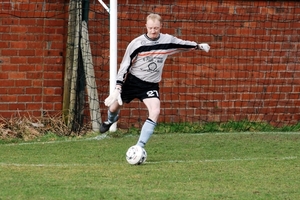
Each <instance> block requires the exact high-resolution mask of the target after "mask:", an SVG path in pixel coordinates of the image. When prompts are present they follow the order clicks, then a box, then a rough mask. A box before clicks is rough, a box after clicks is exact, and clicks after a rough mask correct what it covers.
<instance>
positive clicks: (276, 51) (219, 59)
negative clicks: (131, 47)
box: [0, 0, 300, 126]
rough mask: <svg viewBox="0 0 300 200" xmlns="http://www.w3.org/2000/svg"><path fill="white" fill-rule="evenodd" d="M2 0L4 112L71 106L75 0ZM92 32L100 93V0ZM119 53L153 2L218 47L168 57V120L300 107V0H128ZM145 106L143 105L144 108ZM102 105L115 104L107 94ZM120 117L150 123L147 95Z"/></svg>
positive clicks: (170, 22)
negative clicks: (70, 23)
mask: <svg viewBox="0 0 300 200" xmlns="http://www.w3.org/2000/svg"><path fill="white" fill-rule="evenodd" d="M34 2H35V3H30V1H29V0H23V1H8V0H2V4H0V6H2V7H1V9H0V16H1V18H0V34H1V35H0V55H1V58H0V61H1V63H0V71H1V74H0V80H1V85H0V95H1V96H0V115H1V116H3V117H10V116H12V115H18V114H20V115H23V114H30V115H36V116H41V115H44V114H46V113H50V114H54V113H56V112H60V111H61V108H62V93H63V76H64V75H63V72H64V62H65V59H66V58H65V57H64V55H65V44H66V34H67V29H66V27H67V19H68V13H67V12H66V11H67V9H68V4H67V3H59V2H60V1H49V0H48V1H46V0H37V1H34ZM62 2H63V1H62ZM90 3H91V5H90V13H89V34H90V40H91V46H92V53H93V61H94V64H95V70H96V78H97V85H98V88H99V98H100V100H101V101H103V100H104V99H105V97H106V96H107V94H108V71H109V69H108V68H109V67H108V63H109V20H108V19H109V16H108V14H107V12H106V11H105V9H104V8H103V7H102V6H101V5H100V3H99V2H98V1H91V2H90ZM118 3H119V7H118V19H119V21H118V48H119V49H118V55H119V58H118V63H120V62H121V59H122V56H123V54H124V51H125V48H126V46H127V44H128V43H129V42H130V41H131V40H132V39H133V38H135V37H136V36H139V35H140V34H142V33H144V32H145V29H144V24H145V17H146V15H147V14H149V13H150V12H156V13H159V14H161V15H162V17H163V19H164V24H163V30H162V32H163V33H169V34H172V35H174V36H177V37H179V38H182V39H187V40H193V41H197V42H207V43H209V44H210V45H211V52H210V53H209V54H207V53H204V52H187V53H180V54H177V55H174V56H171V57H169V58H168V60H167V62H166V65H165V69H164V75H163V80H162V82H161V84H160V85H161V100H162V109H161V114H162V115H161V118H160V121H166V122H182V121H228V120H245V119H247V120H253V121H267V122H270V123H273V124H275V125H281V124H283V123H286V124H289V123H296V122H298V120H299V117H300V110H299V105H300V101H299V92H300V82H299V76H300V70H299V59H298V56H299V50H298V49H299V48H298V47H299V36H298V35H299V34H300V28H299V27H300V23H299V19H300V15H299V13H300V3H299V2H296V1H246V2H245V1H195V0H194V1H177V0H173V1H170V0H164V1H163V0H161V1H133V0H130V1H128V0H119V1H118ZM136 108H138V109H136ZM101 113H102V115H103V116H106V108H105V107H104V105H103V103H102V102H101ZM121 116H122V118H121V120H120V122H121V123H120V124H121V125H122V124H124V126H128V125H135V124H137V123H136V122H140V123H143V121H144V120H145V118H146V116H147V112H146V109H145V108H144V106H143V104H142V103H140V102H138V101H134V102H133V103H131V104H129V105H125V106H124V109H123V110H122V112H121Z"/></svg>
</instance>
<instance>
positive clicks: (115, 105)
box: [100, 14, 210, 147]
mask: <svg viewBox="0 0 300 200" xmlns="http://www.w3.org/2000/svg"><path fill="white" fill-rule="evenodd" d="M146 28H147V33H146V34H143V35H141V36H139V37H137V38H135V39H134V40H132V41H131V42H130V44H129V45H128V47H127V49H126V52H125V54H124V57H123V60H122V62H121V65H120V69H119V71H118V75H117V83H116V88H115V90H114V91H113V92H112V94H111V95H110V96H109V97H107V98H106V99H105V101H104V103H105V105H106V106H108V107H109V108H108V120H107V121H105V122H104V123H102V125H101V127H100V132H101V133H104V132H106V131H108V130H109V128H110V126H111V125H112V124H113V123H114V122H116V121H117V120H118V116H119V111H120V108H121V106H122V104H123V102H125V103H129V102H131V101H132V100H133V99H135V98H137V99H139V100H140V101H142V102H143V103H144V104H145V105H146V107H147V109H148V112H149V116H148V118H147V119H146V121H145V123H144V124H143V127H142V130H141V133H140V137H139V139H138V142H137V145H139V146H141V147H144V146H145V144H146V143H147V141H148V140H149V138H150V137H151V135H152V133H153V131H154V128H155V126H156V123H157V120H158V117H159V113H160V99H159V82H160V81H161V76H162V71H163V67H164V63H165V60H166V59H167V57H168V55H171V54H174V53H177V52H182V51H189V50H194V49H202V50H204V51H206V52H208V51H209V49H210V47H209V45H208V44H205V43H204V44H197V43H196V42H192V41H185V40H181V39H178V38H176V37H174V36H171V35H168V34H162V33H160V29H161V28H162V20H161V17H160V16H159V15H158V14H150V15H148V16H147V19H146Z"/></svg>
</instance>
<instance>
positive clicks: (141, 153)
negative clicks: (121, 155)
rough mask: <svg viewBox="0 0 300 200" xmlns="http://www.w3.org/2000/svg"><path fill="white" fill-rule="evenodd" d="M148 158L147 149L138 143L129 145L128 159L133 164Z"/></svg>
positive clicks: (141, 162) (138, 163)
mask: <svg viewBox="0 0 300 200" xmlns="http://www.w3.org/2000/svg"><path fill="white" fill-rule="evenodd" d="M146 159H147V152H146V150H145V149H144V148H143V147H141V146H138V145H134V146H131V147H129V149H128V150H127V152H126V160H127V162H128V163H129V164H131V165H140V164H143V163H144V162H145V161H146Z"/></svg>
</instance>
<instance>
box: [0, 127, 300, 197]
mask: <svg viewBox="0 0 300 200" xmlns="http://www.w3.org/2000/svg"><path fill="white" fill-rule="evenodd" d="M137 137H138V136H137V135H131V136H130V135H129V136H128V135H127V136H124V137H119V138H113V137H109V136H108V137H105V138H98V139H96V138H95V137H94V136H90V137H81V138H68V139H66V138H56V137H54V138H51V137H49V138H47V140H46V141H35V142H28V143H24V142H23V143H20V142H18V143H13V144H12V143H3V142H2V143H1V144H0V152H1V154H0V177H1V179H0V199H1V200H2V199H14V200H15V199H22V200H23V199H87V200H90V199H122V200H127V199H146V200H151V199H172V200H174V199H184V200H185V199H205V200H206V199H238V200H242V199H249V200H250V199H251V200H253V199H268V200H269V199H291V200H295V199H300V173H299V172H300V149H299V144H300V134H299V133H298V132H290V133H287V132H281V133H280V132H279V133H220V134H218V133H207V134H155V135H153V137H152V138H151V139H150V141H149V143H148V144H147V147H146V150H147V153H148V158H147V161H146V163H145V164H143V165H140V166H132V165H129V164H128V163H127V162H126V160H125V152H126V150H127V149H128V147H129V146H131V145H133V144H134V143H135V142H136V140H137Z"/></svg>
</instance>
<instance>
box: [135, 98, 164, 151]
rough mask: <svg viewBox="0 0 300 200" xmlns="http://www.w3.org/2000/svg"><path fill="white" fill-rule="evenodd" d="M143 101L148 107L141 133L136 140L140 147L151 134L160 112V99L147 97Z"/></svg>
mask: <svg viewBox="0 0 300 200" xmlns="http://www.w3.org/2000/svg"><path fill="white" fill-rule="evenodd" d="M143 102H144V104H145V105H146V106H147V108H148V112H149V117H148V119H147V120H146V121H145V123H144V125H143V127H142V130H141V134H140V137H139V140H138V142H137V145H139V146H141V147H144V146H145V145H146V143H147V142H148V140H149V139H150V137H151V135H152V134H153V132H154V128H155V126H156V122H157V120H158V117H159V113H160V100H159V99H158V98H147V99H144V100H143Z"/></svg>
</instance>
